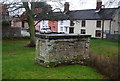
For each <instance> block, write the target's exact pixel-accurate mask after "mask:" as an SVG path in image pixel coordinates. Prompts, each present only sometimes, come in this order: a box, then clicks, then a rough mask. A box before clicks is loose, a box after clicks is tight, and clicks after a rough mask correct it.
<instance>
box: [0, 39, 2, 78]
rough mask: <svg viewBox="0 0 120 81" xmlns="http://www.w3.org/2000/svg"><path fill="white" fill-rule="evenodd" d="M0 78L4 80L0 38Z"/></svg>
mask: <svg viewBox="0 0 120 81" xmlns="http://www.w3.org/2000/svg"><path fill="white" fill-rule="evenodd" d="M0 80H2V41H1V40H0Z"/></svg>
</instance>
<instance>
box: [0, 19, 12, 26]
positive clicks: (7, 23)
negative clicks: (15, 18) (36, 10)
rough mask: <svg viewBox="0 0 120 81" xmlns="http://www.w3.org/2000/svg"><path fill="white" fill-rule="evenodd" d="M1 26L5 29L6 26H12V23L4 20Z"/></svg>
mask: <svg viewBox="0 0 120 81" xmlns="http://www.w3.org/2000/svg"><path fill="white" fill-rule="evenodd" d="M0 25H1V26H2V27H4V26H11V23H10V22H9V21H7V20H3V21H2V22H0Z"/></svg>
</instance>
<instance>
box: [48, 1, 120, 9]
mask: <svg viewBox="0 0 120 81" xmlns="http://www.w3.org/2000/svg"><path fill="white" fill-rule="evenodd" d="M96 1H97V0H63V1H62V3H63V4H64V3H65V2H69V3H70V10H81V9H95V8H96ZM119 1H120V0H102V2H103V3H102V4H103V5H105V7H106V8H113V7H117V6H118V2H119ZM110 2H111V3H110ZM48 3H49V4H51V5H52V7H53V8H56V7H60V8H62V9H63V7H64V6H63V5H57V3H55V2H48Z"/></svg>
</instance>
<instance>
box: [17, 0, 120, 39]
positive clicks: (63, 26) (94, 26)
mask: <svg viewBox="0 0 120 81" xmlns="http://www.w3.org/2000/svg"><path fill="white" fill-rule="evenodd" d="M69 6H70V5H69V3H68V2H66V3H65V5H64V13H63V15H64V16H61V17H60V18H58V20H51V19H52V17H51V18H50V19H48V18H44V19H43V20H42V21H40V22H39V23H38V24H37V25H36V26H35V28H36V30H38V31H40V30H41V29H42V28H50V29H51V31H53V32H64V33H66V34H89V35H91V36H92V37H97V38H105V37H106V34H119V33H120V32H119V31H118V27H119V22H120V21H119V19H118V16H119V14H120V13H119V12H120V6H119V7H118V8H104V6H102V1H101V0H97V3H96V9H88V10H74V11H70V10H69ZM58 13H59V12H57V14H58ZM60 14H61V13H60ZM65 16H66V17H65ZM62 17H64V18H62ZM38 21H39V16H38V17H36V18H35V23H37V22H38ZM19 26H20V25H19ZM27 27H28V26H27V23H25V22H22V28H27Z"/></svg>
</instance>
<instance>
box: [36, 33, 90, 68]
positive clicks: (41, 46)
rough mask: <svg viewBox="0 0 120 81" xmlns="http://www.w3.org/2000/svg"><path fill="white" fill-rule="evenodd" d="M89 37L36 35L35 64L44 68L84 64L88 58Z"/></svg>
mask: <svg viewBox="0 0 120 81" xmlns="http://www.w3.org/2000/svg"><path fill="white" fill-rule="evenodd" d="M90 37H91V36H90V35H75V34H36V57H35V61H36V63H38V64H40V65H42V66H45V67H54V66H56V65H59V64H76V63H84V61H85V59H87V58H89V41H90Z"/></svg>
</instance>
